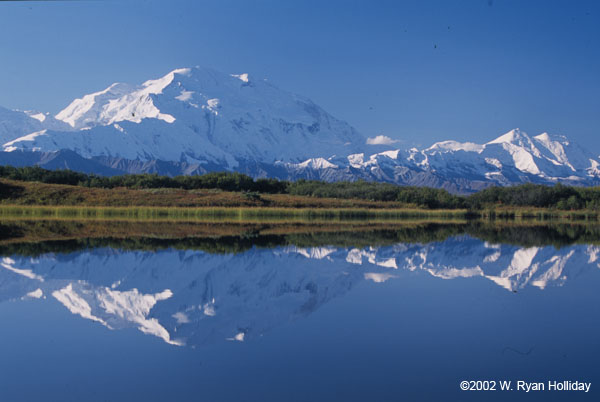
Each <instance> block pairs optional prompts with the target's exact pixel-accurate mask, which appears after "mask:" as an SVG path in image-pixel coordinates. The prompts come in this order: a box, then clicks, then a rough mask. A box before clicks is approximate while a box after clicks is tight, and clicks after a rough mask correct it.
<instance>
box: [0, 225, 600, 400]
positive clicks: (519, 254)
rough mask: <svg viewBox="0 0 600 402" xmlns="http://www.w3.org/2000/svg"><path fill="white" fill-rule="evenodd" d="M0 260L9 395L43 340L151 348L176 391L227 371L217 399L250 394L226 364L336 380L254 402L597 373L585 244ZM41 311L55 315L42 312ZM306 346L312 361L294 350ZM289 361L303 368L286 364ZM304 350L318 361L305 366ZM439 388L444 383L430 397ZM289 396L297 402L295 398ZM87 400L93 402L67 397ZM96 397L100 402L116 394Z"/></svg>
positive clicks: (599, 267)
mask: <svg viewBox="0 0 600 402" xmlns="http://www.w3.org/2000/svg"><path fill="white" fill-rule="evenodd" d="M0 261H1V262H0V320H2V322H3V326H6V327H10V328H12V329H11V330H9V331H6V332H5V333H4V335H0V341H3V342H1V343H2V344H3V345H4V346H2V348H0V353H2V352H3V351H6V350H5V349H6V348H7V347H8V346H7V345H8V344H12V345H13V347H14V345H15V344H16V346H17V349H19V350H21V352H22V353H21V354H20V355H13V356H12V360H11V357H10V353H9V354H8V355H9V357H8V360H6V359H5V360H4V363H2V364H1V365H0V374H2V375H3V376H4V377H5V379H4V380H0V386H1V385H6V386H8V384H7V383H4V384H3V383H2V381H7V379H10V378H11V377H12V376H13V375H15V374H14V370H13V368H14V366H17V367H18V366H19V364H21V363H16V362H15V359H21V358H23V359H27V360H28V361H30V362H31V364H32V366H30V369H32V368H31V367H36V368H35V369H32V370H33V372H36V371H39V370H41V368H40V367H44V365H43V364H41V366H40V359H42V357H40V356H39V355H36V354H35V353H33V350H35V349H36V347H33V349H30V348H31V345H32V343H33V344H38V345H43V344H46V343H47V342H48V339H46V334H51V335H48V336H50V337H51V338H52V342H53V346H52V347H53V348H55V349H56V350H57V351H59V352H60V351H62V352H65V353H66V354H67V355H69V356H70V352H69V350H72V348H73V347H76V348H77V347H80V346H81V343H82V342H83V343H87V342H89V339H95V340H98V343H99V344H100V345H107V344H108V345H112V346H104V347H107V348H108V349H109V350H110V351H107V353H106V355H102V356H95V357H94V358H92V359H91V360H89V361H88V362H87V364H89V365H90V367H96V369H97V370H101V371H103V370H105V369H107V367H110V366H113V365H114V364H115V362H114V361H113V360H111V359H114V358H115V357H114V356H112V354H113V352H116V351H119V353H121V354H122V355H123V356H124V357H127V356H129V355H130V354H131V353H133V354H136V353H137V352H138V351H139V349H138V348H146V349H147V353H150V354H151V355H153V354H154V353H157V354H158V355H160V356H162V358H165V359H167V360H169V361H171V363H172V364H173V365H174V366H172V367H171V368H170V369H169V370H168V371H165V370H164V369H165V368H164V367H163V368H162V369H157V370H158V371H159V372H162V373H163V375H164V379H163V381H164V382H163V385H164V386H165V387H170V385H171V386H174V384H175V383H177V382H178V381H179V380H180V379H181V378H180V377H181V376H184V377H185V376H187V375H189V373H188V372H185V373H183V372H182V371H179V369H178V367H181V369H182V370H183V367H185V366H186V365H190V364H192V365H194V364H197V363H198V362H199V361H205V362H208V363H207V364H208V366H211V365H214V364H217V365H218V366H219V368H218V369H214V367H213V369H212V371H211V374H210V375H208V374H206V373H205V372H204V374H203V375H207V378H208V377H210V378H212V381H214V383H213V385H212V387H213V388H211V391H210V392H209V393H208V395H209V396H210V398H208V399H207V400H236V399H238V398H240V396H241V395H242V394H240V393H235V392H231V390H228V391H224V390H223V387H225V386H226V385H225V384H226V378H227V375H226V374H225V373H224V370H226V368H230V369H232V370H234V371H235V370H237V368H239V365H241V366H243V367H245V368H246V369H247V370H248V371H246V375H247V376H249V378H246V379H245V380H244V381H250V379H252V378H254V380H255V381H257V382H261V381H265V380H266V378H267V377H268V376H274V374H273V373H270V374H268V373H261V372H260V370H259V369H260V368H261V367H263V366H268V369H267V372H269V370H274V369H275V368H276V367H278V368H279V369H284V370H285V369H288V370H291V371H292V372H294V371H298V372H301V371H302V370H309V369H310V367H313V368H314V370H316V372H322V370H325V371H323V372H322V375H324V376H332V377H331V379H330V380H331V383H327V381H325V379H323V378H321V379H314V378H313V381H316V382H315V384H317V385H318V386H317V385H315V386H316V388H315V389H316V390H317V391H318V392H316V393H312V394H311V393H310V392H308V391H307V390H306V389H303V390H302V391H298V390H297V388H298V387H300V382H298V381H300V380H299V379H294V378H288V379H287V380H286V381H284V382H283V383H281V384H279V385H277V386H275V389H273V390H271V391H272V392H271V391H269V392H266V391H265V389H264V388H263V387H255V388H253V389H254V391H252V392H253V393H250V394H247V395H246V396H247V400H258V398H259V397H260V399H262V400H308V399H310V400H332V399H330V398H329V397H331V395H332V394H331V393H332V392H334V389H339V386H340V385H339V383H340V381H341V382H344V381H345V380H344V378H346V377H347V378H354V376H355V375H357V374H358V373H359V372H360V373H362V374H361V375H362V376H363V379H362V381H363V385H364V388H363V387H358V388H357V392H356V393H348V395H346V399H347V400H367V399H368V398H367V396H368V395H367V393H366V390H367V389H369V390H372V388H373V387H379V388H378V391H377V392H375V394H376V395H379V396H380V397H381V398H384V399H383V400H388V398H390V397H396V396H402V395H412V396H413V397H419V398H420V399H423V398H424V400H429V399H430V400H436V398H438V397H440V396H441V395H444V394H445V393H447V392H450V391H452V392H456V394H455V395H456V397H457V398H460V399H458V400H463V398H467V399H468V398H475V399H473V400H478V399H477V395H466V394H461V393H460V391H459V390H458V382H457V380H458V379H459V378H462V377H461V376H467V377H468V378H466V379H485V378H484V377H482V375H484V374H485V375H487V376H492V377H494V378H490V379H499V380H500V379H508V380H510V379H511V378H512V377H514V376H515V375H516V374H517V373H520V374H519V375H520V376H526V377H527V378H524V379H529V378H531V380H533V379H534V378H533V377H535V378H542V379H544V378H545V377H544V375H550V374H551V375H553V376H559V377H560V378H558V379H561V378H562V377H561V376H567V377H568V378H565V379H567V380H577V379H578V380H580V381H583V380H587V381H590V380H593V379H599V377H598V371H597V369H596V368H595V363H593V362H595V361H596V360H597V357H599V356H600V355H599V354H598V352H599V349H598V346H597V345H598V343H597V342H596V341H595V339H597V337H598V335H600V328H599V326H598V322H597V316H598V312H599V309H600V308H599V306H600V303H599V302H600V295H599V294H598V292H597V291H596V289H597V286H598V285H599V284H600V247H598V246H595V245H590V244H576V245H569V246H564V247H560V248H555V247H554V246H518V245H510V244H501V243H499V244H496V243H491V242H488V241H485V240H480V239H478V238H474V237H471V236H469V235H458V236H451V237H448V238H447V239H446V240H443V241H438V242H429V243H395V244H391V245H385V246H365V247H352V246H349V247H339V246H330V245H326V244H324V245H322V246H318V247H317V246H316V247H299V246H295V245H285V246H274V247H271V248H269V247H261V248H258V247H251V248H249V249H247V250H245V251H242V252H239V253H210V252H207V251H200V250H185V249H172V248H165V249H160V250H156V251H144V250H131V249H128V250H120V249H119V248H114V247H99V248H92V249H83V250H78V251H72V252H69V253H44V254H40V255H36V256H24V255H18V254H13V255H9V256H8V255H7V256H4V257H1V260H0ZM40 311H45V312H46V313H45V314H44V315H43V317H39V315H40ZM35 317H38V318H37V319H36V318H35ZM78 322H79V324H78ZM83 322H85V323H87V324H85V325H83V326H82V324H81V323H83ZM74 328H75V329H74ZM13 331H14V333H13ZM23 333H27V335H25V336H23ZM575 334H578V335H576V336H575ZM79 335H81V338H79ZM157 342H158V343H157ZM159 344H162V345H163V346H158V345H159ZM235 345H239V346H235ZM298 348H301V349H302V350H304V351H305V355H298V350H297V349H298ZM244 350H245V351H244ZM258 351H260V353H259V352H258ZM255 353H259V354H260V356H258V355H254V354H255ZM147 356H148V355H147ZM290 356H294V357H293V359H296V360H294V361H293V362H290V361H289V360H288V359H290V358H291V357H290ZM309 356H310V358H311V359H312V360H311V361H310V362H307V361H305V359H307V358H308V357H309ZM73 359H75V358H74V357H73V356H71V357H70V358H67V359H66V360H65V362H61V363H57V364H58V365H59V366H61V364H70V365H71V368H70V369H69V370H67V371H70V370H71V369H72V368H73V367H75V366H77V365H78V364H81V362H78V363H75V362H73ZM149 359H150V360H152V358H150V357H149ZM330 359H337V360H336V362H335V364H333V363H332V362H331V360H330ZM398 359H400V360H398ZM461 359H462V360H461ZM360 361H365V362H369V363H368V364H369V367H370V371H369V373H368V374H365V373H364V372H363V370H364V368H360V369H357V371H356V372H350V373H349V372H347V370H348V369H347V368H346V369H343V370H341V372H337V373H331V372H329V374H327V373H326V371H327V370H329V369H330V368H331V365H332V364H333V366H335V367H337V368H338V369H339V367H338V366H344V362H346V363H347V364H349V365H350V366H349V367H354V366H353V365H357V364H359V362H360ZM135 362H136V359H135V358H133V359H132V360H131V361H130V363H128V364H135ZM592 363H593V365H592ZM128 364H125V366H128ZM137 364H139V362H138V363H137ZM198 364H199V363H198ZM515 365H519V368H518V369H515ZM11 367H12V368H11ZM233 367H237V368H236V369H233ZM344 367H345V366H344ZM355 368H356V367H355ZM257 370H258V371H257ZM427 370H430V371H429V373H430V374H429V375H428V376H424V372H427ZM16 371H17V372H18V371H19V370H16ZM200 371H201V372H203V370H202V369H200ZM80 374H81V373H80ZM237 375H239V373H238V374H237ZM237 375H234V377H236V376H237ZM177 376H180V377H177ZM265 376H267V377H265ZM344 376H346V377H344ZM399 376H403V377H402V378H400V377H399ZM499 376H501V377H502V378H497V377H499ZM76 377H77V375H76ZM84 377H85V376H84ZM176 377H177V378H176ZM100 378H101V377H99V378H97V380H98V381H100ZM236 378H237V377H236ZM269 378H270V377H269ZM274 378H277V376H276V375H275V377H274ZM513 379H514V380H517V379H519V378H513ZM81 380H82V381H83V379H81ZM85 380H86V381H90V378H89V377H85ZM280 380H281V379H280ZM102 381H105V380H102ZM136 381H138V382H139V381H142V382H143V380H142V379H141V378H137V380H136ZM323 381H325V382H323ZM9 382H10V381H9ZM219 382H221V387H219V386H218V383H219ZM169 384H170V385H169ZM286 384H287V385H286ZM328 384H329V385H328ZM398 384H403V385H402V387H400V386H399V385H398ZM432 384H437V385H436V386H435V387H434V388H431V389H429V390H427V392H425V391H423V392H424V393H423V392H421V393H419V392H420V391H419V390H422V389H423V387H426V386H429V387H431V386H432ZM96 385H97V384H96ZM122 385H123V384H122ZM130 385H131V384H130ZM313 385H314V384H313ZM598 385H599V386H600V383H599V384H598ZM123 386H125V385H123ZM286 387H287V388H286ZM353 387H354V388H356V384H354V385H352V386H351V387H350V388H349V389H353ZM125 388H127V386H125ZM151 388H152V387H150V388H149V389H151ZM592 388H593V387H592ZM4 389H5V390H7V389H8V390H11V391H12V394H11V397H13V398H17V399H14V400H18V399H19V398H18V397H19V395H20V396H22V397H25V396H27V397H26V398H24V399H25V400H27V399H31V397H32V394H31V393H24V394H20V393H19V391H18V390H16V389H15V388H14V386H12V385H11V386H8V388H4ZM286 389H288V390H289V389H296V391H295V392H296V394H294V393H292V394H290V395H287V394H285V392H287V391H286ZM101 390H102V387H100V391H101ZM194 390H196V391H198V390H197V389H196V388H195V387H194V386H193V384H186V385H185V386H183V388H182V390H181V392H182V395H183V399H182V400H188V399H190V398H191V397H192V396H193V395H194V394H193V392H194ZM359 391H360V392H359ZM0 392H1V391H0ZM53 392H56V395H58V396H61V397H64V396H65V394H64V393H62V391H60V390H55V391H53ZM143 394H144V393H143ZM284 394H285V395H284ZM342 394H344V392H342ZM69 395H71V394H69ZM76 395H79V396H81V395H82V394H81V393H79V394H78V393H77V392H76V393H74V394H72V395H71V396H76ZM144 395H145V394H144ZM158 395H159V394H156V393H154V394H152V393H149V394H148V395H146V396H147V397H148V398H149V400H153V398H155V397H157V396H158ZM275 395H277V396H278V398H276V399H271V398H272V397H274V396H275ZM33 396H34V398H33V399H35V395H33ZM98 396H99V398H100V399H98V400H102V399H101V397H102V396H106V394H105V393H103V392H99V393H98ZM328 396H329V397H328ZM507 396H508V395H504V398H506V397H507ZM548 396H549V395H547V394H546V395H544V394H540V395H539V397H544V398H548ZM550 396H551V397H557V398H559V397H560V398H562V397H564V395H563V396H560V395H558V396H556V395H554V396H552V395H550ZM280 397H282V398H283V399H279V398H280ZM502 397H503V395H501V394H494V395H490V399H494V398H499V399H498V400H503V399H502ZM511 397H513V400H514V398H517V397H522V395H518V394H513V395H511ZM572 397H573V395H569V398H572ZM528 398H530V399H528V400H532V399H531V396H529V395H528ZM582 398H584V397H582ZM58 399H61V398H58ZM92 399H93V398H92ZM108 399H109V400H127V399H123V398H120V397H115V398H112V399H111V398H108ZM242 399H243V398H242ZM238 400H239V399H238ZM333 400H341V399H338V398H337V397H335V398H333ZM540 400H552V399H551V398H550V399H540ZM557 400H563V399H557ZM564 400H573V399H564ZM582 400H586V399H582Z"/></svg>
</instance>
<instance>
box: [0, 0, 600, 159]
mask: <svg viewBox="0 0 600 402" xmlns="http://www.w3.org/2000/svg"><path fill="white" fill-rule="evenodd" d="M0 60H1V62H0V105H2V106H5V107H9V108H19V109H24V108H31V109H38V110H42V111H50V112H53V113H55V112H57V111H59V110H60V109H62V108H63V107H64V106H66V105H67V104H68V103H69V102H70V101H71V100H72V99H73V98H75V97H80V96H81V95H83V94H85V93H89V92H93V91H97V90H100V89H103V88H105V87H106V86H108V85H109V84H111V83H112V82H115V81H124V82H131V83H141V82H143V81H145V80H146V79H150V78H156V77H159V76H162V75H164V74H165V73H167V72H169V71H170V70H173V69H174V68H178V67H184V66H194V65H203V66H207V67H212V68H215V69H217V70H220V71H223V72H228V73H242V72H249V73H250V74H252V75H255V76H257V77H260V78H263V77H265V78H268V79H269V80H271V81H272V82H274V83H275V84H277V85H278V86H279V87H281V88H283V89H286V90H289V91H292V92H297V93H300V94H302V95H305V96H307V97H309V98H311V99H312V100H314V101H315V102H316V103H318V104H320V105H321V106H323V107H324V108H325V109H326V110H328V111H329V112H331V113H332V114H334V115H335V116H336V117H339V118H341V119H344V120H346V121H348V122H349V123H350V124H352V125H354V126H355V127H356V128H357V129H358V130H360V131H361V132H362V133H364V134H365V135H367V136H374V135H378V134H384V135H387V136H390V137H392V138H396V139H401V140H404V141H406V143H407V144H421V145H430V144H431V143H433V142H435V141H439V140H444V139H457V140H461V141H465V140H470V141H479V142H485V141H488V140H491V139H492V138H495V137H496V136H498V135H499V134H501V133H504V132H506V131H508V130H509V129H511V128H515V127H520V128H521V129H522V130H525V131H527V132H528V133H530V134H539V133H540V132H543V131H548V132H550V133H557V134H565V135H567V136H568V137H570V138H571V139H573V140H575V141H578V142H580V143H582V144H583V145H586V146H588V147H591V148H592V149H593V151H594V152H595V153H600V130H599V128H600V2H597V1H561V2H559V1H551V0H544V1H507V0H493V1H491V0H473V1H458V0H457V1H450V0H448V1H405V2H403V1H398V0H397V1H375V0H371V1H349V0H345V1H333V0H328V1H322V0H321V1H300V0H294V1H291V0H287V1H286V0H274V1H259V0H253V1H241V0H240V1H227V0H225V1H224V0H219V1H216V0H211V1H202V0H191V1H184V0H162V1H159V0H146V1H144V0H129V1H127V0H121V1H71V2H66V1H65V2H61V1H49V2H40V1H38V2H0Z"/></svg>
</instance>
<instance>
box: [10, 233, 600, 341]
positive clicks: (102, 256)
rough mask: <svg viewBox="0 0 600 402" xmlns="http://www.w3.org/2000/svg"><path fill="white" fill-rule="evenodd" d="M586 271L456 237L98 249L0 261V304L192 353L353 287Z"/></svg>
mask: <svg viewBox="0 0 600 402" xmlns="http://www.w3.org/2000/svg"><path fill="white" fill-rule="evenodd" d="M598 268H600V248H599V247H597V246H593V245H573V246H568V247H563V248H560V249H556V248H554V247H552V246H547V247H519V246H513V245H507V244H490V243H487V242H485V241H482V240H479V239H475V238H472V237H470V236H466V235H461V236H456V237H452V238H449V239H447V240H445V241H443V242H433V243H428V244H418V243H417V244H415V243H413V244H411V243H398V244H394V245H391V246H384V247H365V248H353V247H349V248H343V247H342V248H339V247H327V246H324V247H312V248H300V247H295V246H287V247H276V248H272V249H259V248H253V249H251V250H248V251H246V252H244V253H239V254H210V253H206V252H201V251H192V250H188V251H182V250H173V249H167V250H159V251H156V252H149V251H119V250H115V249H110V248H100V249H92V250H84V251H79V252H73V253H70V254H44V255H41V256H39V257H35V258H32V257H28V256H19V255H13V256H10V257H3V258H1V259H0V302H2V301H6V300H19V299H31V298H47V299H48V300H54V301H55V302H58V303H60V304H62V305H63V306H64V307H65V308H67V309H68V310H69V311H70V312H71V313H73V314H75V315H77V316H80V317H82V318H85V319H88V320H92V321H95V322H97V323H98V324H99V325H104V326H106V327H108V328H111V329H119V328H127V327H134V328H138V329H139V330H140V331H142V332H144V333H146V334H150V335H153V336H157V337H159V338H160V339H162V340H164V341H165V342H168V343H170V344H174V345H188V346H194V345H200V344H204V343H210V342H215V341H223V340H234V341H244V340H248V339H251V338H253V337H257V336H260V335H262V334H264V333H266V332H267V331H268V330H269V329H271V328H274V327H277V326H280V325H283V324H285V323H286V322H289V321H290V320H294V319H297V318H301V317H303V316H306V315H308V314H311V313H312V312H314V311H316V310H317V309H319V308H320V307H321V306H322V305H324V304H325V303H327V302H329V301H330V300H333V299H334V298H337V297H341V296H343V295H345V294H346V293H348V292H350V291H351V290H352V289H353V288H354V287H356V286H358V285H359V284H360V283H364V282H365V281H371V282H374V283H376V284H380V283H382V282H386V281H388V280H394V279H395V278H400V277H402V276H403V275H409V274H410V275H413V273H420V274H422V275H426V276H429V275H431V276H433V277H435V278H438V279H440V280H450V279H453V280H473V278H475V279H477V278H478V279H480V282H479V286H485V285H484V284H485V281H489V282H488V283H490V284H493V285H492V286H495V285H498V286H500V287H502V288H504V289H506V290H508V291H511V292H515V291H526V292H528V293H526V294H531V292H534V293H535V292H538V291H539V290H543V289H546V288H549V287H553V286H563V285H565V283H566V282H567V281H568V280H575V279H576V278H577V277H578V276H580V275H589V274H599V273H600V272H598V271H597V270H598ZM592 271H595V272H592ZM469 278H471V279H469ZM375 286H378V285H375Z"/></svg>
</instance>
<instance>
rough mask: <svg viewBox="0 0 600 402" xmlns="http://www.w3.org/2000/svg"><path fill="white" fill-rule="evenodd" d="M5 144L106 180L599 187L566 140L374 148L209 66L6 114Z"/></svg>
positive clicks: (11, 159) (315, 109)
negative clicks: (239, 178)
mask: <svg viewBox="0 0 600 402" xmlns="http://www.w3.org/2000/svg"><path fill="white" fill-rule="evenodd" d="M0 141H1V144H3V145H2V148H3V151H4V152H0V163H2V164H14V165H30V164H39V165H41V166H44V167H48V168H51V169H56V168H71V169H75V170H82V171H85V172H96V173H100V174H119V173H141V172H151V173H159V174H168V175H176V174H198V173H205V172H207V171H216V170H236V171H240V172H243V173H247V174H250V175H252V176H255V177H277V178H280V179H292V180H294V179H299V178H307V179H322V180H327V181H338V180H358V179H364V180H375V181H385V182H391V183H397V184H407V185H426V186H432V187H443V188H446V189H448V190H450V191H452V192H472V191H477V190H479V189H481V188H485V187H487V186H490V185H510V184H517V183H524V182H535V183H547V184H553V183H556V182H562V183H566V184H576V185H596V184H600V159H599V157H598V156H597V155H596V154H594V153H590V152H589V151H588V150H585V149H583V148H582V147H580V146H578V145H577V144H575V143H572V142H571V141H569V140H568V139H567V138H566V137H563V136H558V135H550V134H547V133H543V134H540V135H537V136H533V137H530V136H529V135H527V134H526V133H524V132H522V131H520V130H519V129H514V130H511V131H509V132H508V133H506V134H504V135H501V136H500V137H498V138H496V139H494V140H492V141H489V142H487V143H485V144H475V143H459V142H456V141H443V142H438V143H436V144H433V145H432V146H431V147H429V148H426V149H420V150H419V149H416V148H413V149H394V148H393V143H390V144H389V145H381V144H380V143H379V142H378V143H377V144H378V145H376V146H374V145H372V143H373V141H367V139H366V138H365V137H363V136H362V135H361V134H360V133H358V132H357V131H356V130H355V129H354V128H352V127H351V126H350V125H349V124H347V123H345V122H343V121H340V120H338V119H336V118H334V117H333V116H331V115H330V114H328V113H327V112H325V111H324V110H323V109H322V108H320V107H319V106H317V105H315V104H314V103H313V102H311V101H310V100H308V99H306V98H303V97H301V96H298V95H294V94H291V93H288V92H285V91H282V90H280V89H278V88H277V87H275V86H274V85H272V84H271V83H270V82H268V81H266V80H263V79H255V78H253V77H250V76H248V74H238V75H235V74H234V75H229V74H222V73H219V72H216V71H214V70H210V69H206V68H200V67H195V68H184V69H178V70H174V71H172V72H170V73H169V74H167V75H165V76H164V77H162V78H159V79H156V80H149V81H146V82H144V83H143V84H141V85H130V84H122V83H116V84H113V85H111V86H109V87H108V88H106V89H105V90H103V91H100V92H96V93H92V94H89V95H85V96H83V97H82V98H80V99H76V100H74V101H73V102H72V103H71V104H70V105H69V106H67V107H66V108H65V109H64V110H63V111H61V112H60V113H58V114H57V115H56V116H55V117H51V116H48V115H45V114H41V113H34V112H17V111H9V110H6V109H0ZM369 143H370V144H371V145H370V144H369ZM386 147H388V148H386ZM382 149H383V150H382Z"/></svg>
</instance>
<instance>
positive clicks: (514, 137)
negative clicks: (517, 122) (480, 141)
mask: <svg viewBox="0 0 600 402" xmlns="http://www.w3.org/2000/svg"><path fill="white" fill-rule="evenodd" d="M503 143H507V144H514V145H519V146H527V145H528V144H530V143H531V138H529V136H528V135H527V133H525V132H524V131H521V130H520V129H519V128H514V129H512V130H510V131H509V132H507V133H506V134H503V135H501V136H500V137H498V138H496V139H495V140H492V141H490V142H488V144H503Z"/></svg>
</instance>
